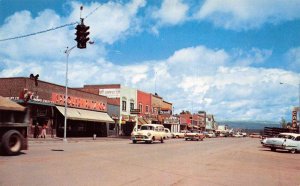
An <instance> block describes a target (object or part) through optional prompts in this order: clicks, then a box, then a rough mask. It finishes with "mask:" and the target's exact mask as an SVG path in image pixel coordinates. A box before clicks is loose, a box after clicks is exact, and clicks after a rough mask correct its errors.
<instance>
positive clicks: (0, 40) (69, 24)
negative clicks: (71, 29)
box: [0, 22, 78, 42]
mask: <svg viewBox="0 0 300 186" xmlns="http://www.w3.org/2000/svg"><path fill="white" fill-rule="evenodd" d="M75 24H78V22H73V23H68V24H65V25H61V26H58V27H54V28H50V29H47V30H43V31H40V32H35V33H31V34H26V35H21V36H16V37H11V38H6V39H0V42H2V41H9V40H14V39H20V38H24V37H29V36H33V35H37V34H42V33H45V32H49V31H53V30H57V29H59V28H63V27H66V26H72V25H75Z"/></svg>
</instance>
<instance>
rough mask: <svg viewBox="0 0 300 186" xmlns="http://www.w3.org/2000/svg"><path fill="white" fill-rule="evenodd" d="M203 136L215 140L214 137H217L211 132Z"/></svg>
mask: <svg viewBox="0 0 300 186" xmlns="http://www.w3.org/2000/svg"><path fill="white" fill-rule="evenodd" d="M205 136H206V137H208V138H215V137H217V136H216V133H214V132H213V131H209V132H208V133H207V134H206V135H205Z"/></svg>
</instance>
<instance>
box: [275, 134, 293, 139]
mask: <svg viewBox="0 0 300 186" xmlns="http://www.w3.org/2000/svg"><path fill="white" fill-rule="evenodd" d="M278 138H286V139H292V138H293V136H291V135H286V134H279V135H278Z"/></svg>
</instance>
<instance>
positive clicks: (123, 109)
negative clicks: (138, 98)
mask: <svg viewBox="0 0 300 186" xmlns="http://www.w3.org/2000/svg"><path fill="white" fill-rule="evenodd" d="M122 111H126V101H122Z"/></svg>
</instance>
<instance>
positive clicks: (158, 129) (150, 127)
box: [131, 124, 166, 143]
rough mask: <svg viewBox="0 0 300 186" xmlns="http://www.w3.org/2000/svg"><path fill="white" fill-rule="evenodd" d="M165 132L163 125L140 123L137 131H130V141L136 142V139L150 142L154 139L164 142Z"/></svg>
mask: <svg viewBox="0 0 300 186" xmlns="http://www.w3.org/2000/svg"><path fill="white" fill-rule="evenodd" d="M165 135H166V133H165V131H164V126H163V125H160V124H145V125H142V126H141V128H140V129H139V130H138V131H133V132H132V133H131V140H132V143H137V142H138V141H144V142H145V143H152V142H154V141H160V142H161V143H163V142H164V138H165V137H166V136H165Z"/></svg>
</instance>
